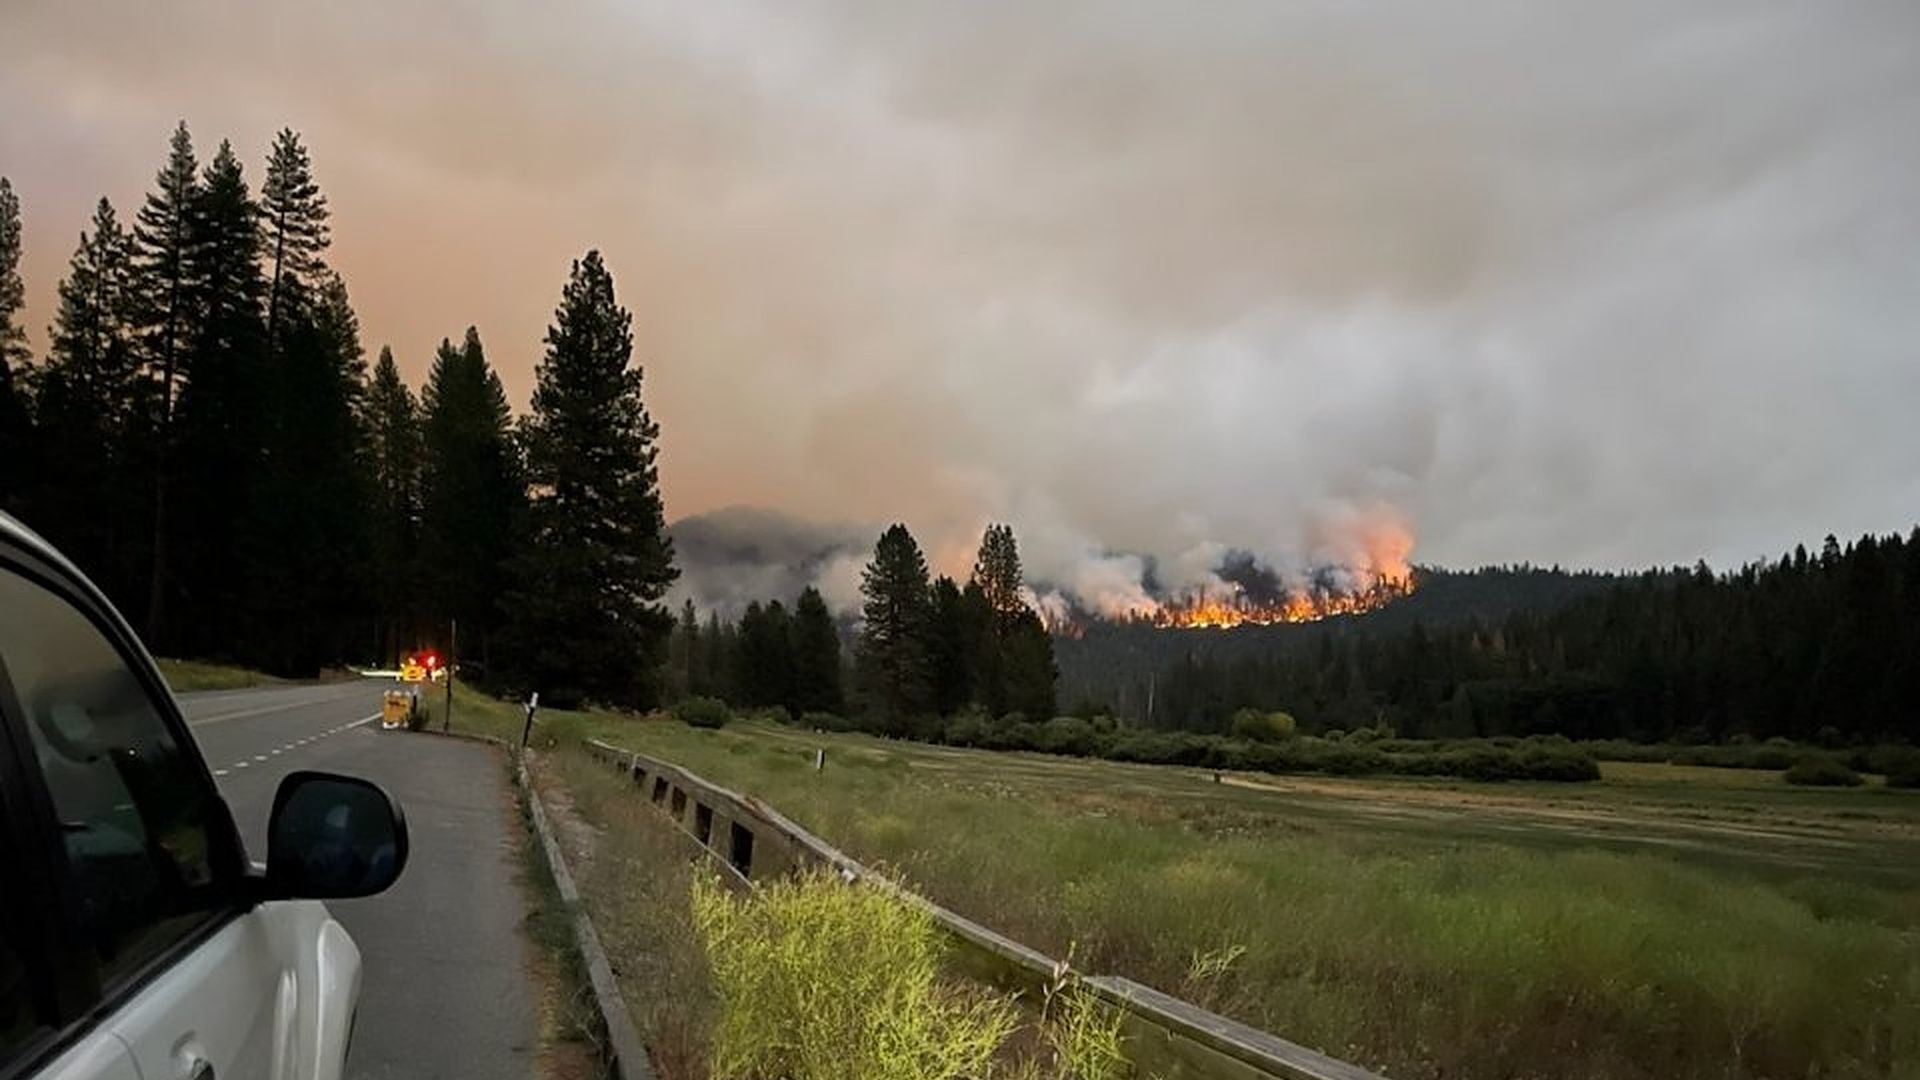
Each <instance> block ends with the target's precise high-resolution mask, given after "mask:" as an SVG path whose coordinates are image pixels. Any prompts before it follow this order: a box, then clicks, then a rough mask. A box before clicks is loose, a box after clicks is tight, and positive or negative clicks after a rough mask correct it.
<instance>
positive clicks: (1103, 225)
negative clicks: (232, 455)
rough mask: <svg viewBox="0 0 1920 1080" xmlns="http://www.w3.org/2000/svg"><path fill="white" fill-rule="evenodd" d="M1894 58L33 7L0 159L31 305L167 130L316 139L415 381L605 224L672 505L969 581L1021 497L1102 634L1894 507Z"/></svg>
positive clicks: (514, 354) (893, 22) (878, 24)
mask: <svg viewBox="0 0 1920 1080" xmlns="http://www.w3.org/2000/svg"><path fill="white" fill-rule="evenodd" d="M1915 56H1920V6H1917V5H1915V4H1913V3H1912V2H1911V0H1863V2H1860V3H1849V4H1832V3H1827V2H1818V0H1696V2H1692V3H1687V4H1672V3H1660V2H1655V0H1621V2H1617V3H1609V4H1593V3H1586V2H1576V0H1541V2H1530V3H1513V2H1506V0H1473V2H1469V0H1462V2H1459V3H1449V4H1432V3H1424V2H1418V0H1400V2H1382V3H1365V4H1334V5H1319V6H1313V5H1306V6H1303V5H1282V4H1272V3H1267V2H1264V0H1261V2H1254V0H1223V2H1220V3H1211V4H1206V5H1188V4H1173V3H1165V2H1158V3H1148V2H1134V0H1054V2H1049V3H1043V4H1034V3H1014V2H1011V0H1006V2H1002V0H984V2H980V3H967V4H944V5H930V4H919V3H899V4H884V5H874V4H855V3H851V2H845V3H838V2H831V0H806V2H797V3H795V2H786V0H715V2H713V3H704V4H699V5H685V4H674V3H668V2H666V0H621V2H618V3H615V2H613V0H586V2H582V3H577V4H569V5H565V6H564V7H563V8H560V9H552V8H549V7H542V6H539V5H523V4H517V3H508V2H504V0H502V2H471V3H454V4H447V5H397V4H385V3H375V2H373V0H344V2H341V3H333V4H312V5H291V4H273V3H268V4H229V3H215V2H211V0H181V2H179V3H170V4H165V5H156V4H144V3H134V2H131V0H129V2H125V3H86V4H75V3H57V2H53V0H25V2H24V3H23V2H18V0H16V2H15V3H13V4H10V5H9V10H8V14H7V15H6V17H5V28H4V33H0V171H4V172H6V173H7V174H9V175H11V176H12V177H13V179H14V181H15V184H16V187H17V188H18V189H19V190H20V192H21V195H22V198H23V200H24V202H25V204H26V209H27V214H28V243H29V247H30V256H29V261H28V265H27V270H28V276H29V282H30V287H31V289H32V290H33V297H34V299H33V304H34V307H33V311H32V313H31V317H32V318H33V319H34V320H35V321H36V322H37V323H42V324H43V323H44V321H45V320H46V319H47V318H48V317H50V314H51V310H52V299H51V297H52V286H53V281H54V278H55V277H56V276H57V274H58V272H59V267H60V265H61V263H62V262H63V261H64V259H65V257H66V255H67V254H68V252H70V251H71V249H72V242H73V236H74V234H75V232H76V230H77V229H78V228H79V227H80V226H81V224H82V223H83V222H84V220H85V217H86V212H87V206H88V204H89V203H90V201H91V200H92V199H93V198H94V197H95V196H97V195H98V194H100V193H102V192H104V193H107V194H110V195H112V196H113V197H114V198H115V199H116V201H118V202H119V203H120V205H121V206H122V207H123V209H125V208H129V207H130V206H131V204H132V202H133V200H134V199H135V198H136V197H137V195H138V194H139V193H140V192H141V191H143V190H144V189H145V187H146V186H147V184H148V182H149V180H150V178H151V175H152V172H153V169H154V168H155V167H156V166H157V165H158V163H159V161H160V158H161V155H162V153H163V150H164V143H165V137H166V133H167V131H168V129H169V128H170V127H171V125H172V123H173V121H174V120H175V119H176V118H178V117H180V116H185V117H187V118H189V119H190V120H191V121H192V122H193V124H194V126H195V130H196V131H197V132H199V133H200V134H201V137H202V142H203V144H205V145H208V146H210V145H211V143H212V141H213V140H214V139H216V138H217V137H218V136H220V135H223V134H225V135H231V136H233V137H234V138H235V140H236V142H237V143H238V144H239V145H240V147H241V148H242V149H243V151H245V152H246V153H247V155H248V157H249V159H250V160H251V161H253V162H255V163H256V164H255V167H254V168H255V176H256V178H257V168H258V166H257V162H258V161H259V160H260V157H261V152H262V150H263V149H264V147H265V146H266V144H267V141H268V139H269V137H270V135H271V131H272V130H273V129H274V128H275V127H277V126H279V125H281V124H291V125H293V126H295V127H298V128H300V129H302V130H303V131H304V132H305V133H306V135H307V137H308V141H309V143H310V144H311V146H312V148H313V151H314V155H315V160H316V164H317V167H318V170H319V175H320V179H321V181H322V183H323V184H324V185H325V186H326V188H327V191H328V193H329V195H330V197H331V199H332V202H333V206H334V209H335V213H336V222H335V226H336V227H335V235H336V237H337V242H336V248H335V251H334V261H335V262H336V264H337V265H339V267H340V268H341V269H342V270H343V272H344V273H345V274H346V275H347V277H348V280H349V282H350V284H351V286H352V288H353V293H354V297H355V299H356V302H357V303H358V305H359V307H360V309H361V314H362V318H363V324H364V326H365V328H366V332H367V335H368V338H369V341H370V343H372V344H375V345H377V344H378V343H380V342H391V343H392V344H393V345H394V347H395V349H396V352H397V353H398V355H399V356H400V358H401V359H402V362H403V364H404V365H405V366H406V367H407V368H408V369H409V370H410V371H411V372H412V373H413V374H414V375H415V376H416V377H418V375H419V374H420V373H421V372H423V371H424V369H425V365H426V362H427V359H428V357H429V355H430V351H431V347H432V345H433V343H435V342H437V341H438V340H439V338H440V337H442V336H444V335H454V336H457V335H458V333H459V331H460V330H461V328H463V327H464V326H466V325H467V324H468V323H469V322H477V323H479V325H480V328H481V331H482V333H483V335H484V336H485V337H486V340H487V342H488V344H489V347H490V353H491V355H492V357H493V358H494V360H495V361H496V363H498V364H499V365H500V367H501V368H502V370H503V375H504V377H505V379H506V381H507V384H508V387H509V389H510V391H511V392H512V394H513V396H514V397H515V398H516V399H517V400H520V401H524V400H525V399H526V394H527V392H528V390H529V389H530V385H531V377H532V376H531V373H532V369H533V364H534V362H535V360H536V359H537V357H538V352H539V340H540V336H541V332H542V330H543V328H544V325H545V321H546V319H547V318H548V316H549V314H550V312H551V309H552V305H553V303H554V301H555V299H556V297H557V294H558V289H559V285H560V282H561V280H562V279H563V277H564V274H565V269H566V260H567V259H568V258H570V257H572V256H576V255H577V254H578V253H579V252H581V251H582V250H584V249H585V248H586V247H587V246H589V245H597V246H599V247H601V248H602V249H604V251H605V252H606V254H607V257H608V260H609V262H610V264H611V266H612V268H613V270H614V272H615V273H616V275H617V277H618V280H619V284H620V288H621V291H622V296H623V298H624V299H625V300H626V301H627V302H628V303H630V304H631V305H632V306H633V307H634V309H635V313H636V330H637V333H638V338H639V347H640V351H641V353H642V355H643V357H644V358H645V359H646V361H647V363H648V394H649V399H650V403H651V405H652V407H653V409H654V412H655V414H656V416H657V417H658V418H659V419H660V420H661V422H662V424H663V427H664V430H665V435H664V438H665V444H664V445H665V449H664V453H663V456H662V469H663V478H664V484H665V488H666V495H667V499H668V504H669V509H670V511H671V512H672V513H673V514H674V516H676V517H679V516H687V515H700V514H703V513H705V512H708V511H713V510H717V509H720V508H723V507H729V506H736V505H749V506H760V507H768V508H773V509H776V510H779V511H783V512H785V513H787V514H791V515H796V516H799V517H804V518H809V519H814V520H821V521H853V522H873V523H884V522H886V521H890V520H896V519H899V520H905V521H907V522H908V523H909V524H910V525H911V526H912V527H913V529H914V531H915V533H916V534H917V535H918V536H920V538H921V539H922V541H923V542H924V543H925V544H926V545H927V547H928V549H929V552H930V554H931V556H932V558H933V561H934V563H935V565H936V567H938V568H940V569H942V570H945V571H947V572H964V570H965V568H966V565H967V564H968V562H969V560H970V556H971V549H972V546H973V544H974V543H975V542H976V541H977V538H978V536H979V531H980V528H981V526H983V525H984V524H985V523H986V522H987V521H989V520H1004V521H1008V522H1011V523H1012V524H1013V525H1014V526H1015V527H1016V529H1017V530H1018V532H1019V535H1020V538H1021V541H1022V549H1023V552H1024V553H1025V554H1026V556H1027V562H1028V565H1029V568H1030V569H1031V570H1032V571H1033V573H1034V575H1035V576H1036V577H1037V578H1040V579H1044V580H1047V581H1051V582H1055V583H1058V584H1059V585H1060V587H1061V588H1062V589H1063V590H1065V591H1069V592H1071V593H1073V594H1074V595H1085V596H1099V597H1103V598H1104V599H1103V600H1102V603H1105V604H1108V605H1111V606H1113V607H1116V608H1121V609H1124V608H1125V607H1126V605H1128V604H1130V603H1138V602H1144V600H1145V599H1146V597H1145V593H1144V591H1143V582H1145V581H1146V576H1147V572H1148V569H1149V566H1150V565H1151V567H1152V571H1153V573H1154V575H1156V577H1157V578H1160V579H1164V582H1163V584H1164V585H1166V586H1167V587H1171V586H1173V585H1175V584H1178V583H1180V582H1182V581H1184V582H1187V583H1191V584H1197V585H1204V584H1205V583H1206V579H1207V575H1209V574H1216V572H1217V571H1218V570H1219V569H1220V567H1221V565H1222V563H1221V556H1222V555H1223V554H1224V553H1225V552H1226V551H1227V550H1228V549H1238V550H1247V551H1251V552H1254V553H1257V555H1258V556H1259V559H1260V561H1261V562H1262V564H1263V565H1266V566H1269V567H1271V568H1273V572H1274V573H1276V574H1278V575H1280V576H1282V577H1283V578H1284V577H1285V576H1286V575H1289V574H1299V573H1308V572H1312V571H1313V568H1315V567H1321V566H1325V565H1336V566H1343V567H1349V566H1357V567H1360V568H1361V569H1362V570H1364V569H1365V567H1366V566H1367V565H1368V563H1367V560H1369V559H1372V558H1374V557H1375V556H1376V554H1377V551H1378V549H1379V547H1380V545H1381V543H1382V537H1383V536H1388V537H1392V536H1397V535H1399V532H1400V530H1405V531H1406V532H1409V533H1411V534H1412V535H1413V536H1415V537H1417V548H1416V549H1415V550H1416V552H1417V555H1418V557H1419V558H1420V559H1422V560H1423V561H1430V562H1436V563H1445V564H1477V563H1482V562H1492V561H1509V560H1522V559H1525V560H1533V561H1539V562H1555V561H1557V562H1562V563H1567V564H1584V565H1598V566H1622V565H1639V564H1646V563H1670V562H1683V561H1686V562H1690V561H1691V560H1692V559H1694V558H1695V557H1697V556H1702V555H1704V556H1706V557H1708V558H1710V559H1712V560H1714V561H1715V562H1716V563H1719V564H1722V565H1725V564H1728V563H1732V562H1737V561H1740V560H1744V559H1748V558H1753V557H1757V556H1761V555H1768V554H1775V553H1777V552H1778V551H1780V550H1781V549H1783V548H1785V547H1787V546H1789V545H1791V544H1792V543H1793V542H1795V541H1798V540H1804V539H1811V538H1813V537H1817V536H1818V535H1820V534H1822V533H1825V532H1827V531H1829V530H1832V531H1835V532H1838V533H1841V534H1843V535H1844V534H1857V533H1859V532H1862V531H1866V530H1886V529H1892V528H1904V527H1906V526H1908V525H1910V524H1911V523H1912V520H1913V519H1914V517H1915V516H1916V513H1917V512H1920V511H1917V509H1916V508H1920V471H1916V470H1915V469H1914V468H1913V462H1914V461H1916V460H1920V424H1916V423H1914V421H1913V417H1912V403H1913V402H1914V401H1916V400H1920V183H1916V182H1915V180H1914V178H1915V177H1916V176H1920V63H1915V62H1914V57H1915ZM870 543H871V537H870V536H869V537H866V538H864V539H863V541H862V545H861V546H862V547H863V548H864V547H865V546H866V545H867V544H870ZM727 565H729V566H730V567H731V568H732V569H731V570H730V571H729V573H731V574H733V575H734V576H735V578H736V582H737V587H736V585H728V586H727V588H729V589H733V590H734V592H735V593H737V592H738V591H739V589H743V588H746V587H747V584H746V583H748V582H752V583H754V587H756V588H757V587H759V586H758V580H759V579H757V578H754V577H753V574H754V573H756V571H754V570H753V569H752V568H751V567H750V566H748V565H747V564H746V563H745V562H741V561H738V560H736V561H734V562H731V563H728V564H727ZM842 570H843V571H844V568H842ZM836 580H841V581H844V580H845V574H844V572H840V577H839V578H838V579H836ZM772 584H779V585H782V586H785V585H787V584H790V582H788V581H786V580H784V579H782V580H780V581H777V582H773V583H772ZM765 591H768V592H771V591H774V590H773V589H772V587H771V584H770V585H769V587H768V588H767V589H766V590H765Z"/></svg>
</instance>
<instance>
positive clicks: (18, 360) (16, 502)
mask: <svg viewBox="0 0 1920 1080" xmlns="http://www.w3.org/2000/svg"><path fill="white" fill-rule="evenodd" d="M25 305H26V285H25V283H24V282H23V281H22V280H21V278H20V198H19V196H17V195H15V194H14V193H13V183H12V182H11V181H9V180H8V179H7V178H6V177H4V176H0V510H13V511H18V510H22V509H24V505H25V496H26V489H27V484H28V482H29V480H30V478H31V477H32V476H33V475H34V472H35V468H34V466H35V462H36V458H37V455H33V454H32V451H33V449H34V446H35V440H34V437H33V433H32V431H31V430H29V426H30V425H31V423H32V419H33V414H32V413H31V411H30V410H29V408H28V398H27V386H26V363H27V358H28V355H29V354H28V352H27V328H26V326H25V325H23V324H22V322H21V316H20V312H21V310H22V308H23V307H25Z"/></svg>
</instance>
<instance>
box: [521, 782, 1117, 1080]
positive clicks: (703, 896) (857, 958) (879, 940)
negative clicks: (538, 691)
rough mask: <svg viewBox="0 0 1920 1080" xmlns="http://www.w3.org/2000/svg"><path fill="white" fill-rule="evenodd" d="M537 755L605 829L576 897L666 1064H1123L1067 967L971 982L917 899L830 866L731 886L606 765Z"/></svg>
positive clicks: (984, 1078) (1027, 1073)
mask: <svg viewBox="0 0 1920 1080" xmlns="http://www.w3.org/2000/svg"><path fill="white" fill-rule="evenodd" d="M536 768H538V769H539V770H540V782H541V784H542V785H543V790H544V791H546V792H548V794H549V809H550V810H552V809H554V805H553V804H554V803H555V802H559V803H561V804H562V805H561V807H560V809H559V810H558V811H557V813H556V814H555V815H554V816H556V817H560V818H563V819H568V818H571V819H573V820H574V821H576V822H577V823H584V824H585V827H587V828H590V829H591V830H592V832H593V836H592V838H591V841H590V845H591V854H590V855H589V856H588V857H586V858H584V859H582V860H581V865H580V866H579V867H577V868H576V869H578V870H579V873H578V874H577V876H578V877H579V878H580V879H581V889H582V897H583V900H584V902H585V903H586V905H587V908H588V912H589V914H590V915H591V916H592V917H593V920H594V924H595V926H596V927H597V928H598V930H599V932H600V936H601V939H602V942H603V944H605V946H606V948H607V950H608V953H609V955H610V956H611V957H612V958H613V960H614V964H615V967H616V969H617V971H618V977H619V979H620V981H621V985H622V992H623V994H624V995H625V997H626V1001H627V1005H628V1008H629V1009H630V1010H631V1011H632V1013H633V1015H634V1019H635V1022H636V1023H637V1024H638V1025H639V1027H640V1029H641V1032H642V1036H643V1038H644V1039H645V1040H646V1042H647V1044H648V1048H649V1051H650V1053H651V1057H652V1060H653V1066H654V1070H655V1073H656V1075H658V1076H659V1077H661V1078H662V1080H708V1078H713V1080H729V1078H732V1080H745V1078H749V1077H764V1076H782V1077H788V1078H790V1080H838V1078H843V1077H854V1078H857V1080H958V1078H961V1077H967V1078H977V1080H988V1078H990V1077H998V1078H1004V1080H1041V1078H1047V1080H1119V1078H1120V1077H1122V1076H1126V1075H1129V1073H1128V1072H1127V1070H1126V1066H1125V1061H1124V1058H1123V1056H1122V1051H1121V1044H1120V1037H1119V1033H1118V1023H1119V1021H1118V1016H1117V1014H1115V1013H1113V1012H1112V1010H1110V1009H1108V1008H1106V1007H1105V1006H1103V1005H1099V1004H1098V1003H1096V1002H1094V1001H1093V999H1092V998H1090V997H1087V996H1086V995H1083V994H1080V993H1079V992H1078V991H1077V990H1076V989H1075V988H1074V987H1073V986H1072V985H1071V984H1070V983H1068V982H1064V981H1063V982H1062V984H1061V985H1060V986H1058V987H1056V988H1055V991H1054V992H1052V993H1049V994H1047V995H1046V996H1045V998H1044V999H1043V1000H1039V1001H1016V1000H1015V999H1013V998H1011V997H1009V996H1007V995H1004V994H1000V993H997V992H994V991H991V990H988V989H986V988H984V987H981V986H979V985H977V984H973V983H970V982H967V981H966V980H964V979H962V978H960V977H959V976H957V975H956V974H955V973H953V972H952V971H950V970H948V968H947V967H946V964H945V960H946V956H947V950H948V944H947V941H946V939H945V937H944V935H943V934H942V933H941V932H940V931H939V929H938V928H937V927H936V926H935V925H934V923H933V921H932V919H931V918H930V917H929V915H928V914H927V913H926V912H925V911H924V910H923V909H919V908H915V907H911V906H909V905H906V904H903V903H901V902H900V901H899V900H898V899H897V898H895V897H892V896H890V895H888V894H886V893H883V892H880V891H877V890H871V889H867V888H862V887H857V886H849V885H847V884H845V883H843V882H841V881H839V880H838V879H837V878H834V877H833V876H832V875H826V874H817V875H811V876H808V877H805V878H801V879H796V880H789V881H783V882H775V883H769V884H766V885H763V886H762V888H761V889H760V890H758V891H756V892H752V893H733V892H729V891H727V890H726V889H725V888H724V887H723V886H722V885H721V884H720V883H719V879H718V877H717V875H716V874H715V872H714V870H713V868H712V866H711V864H710V862H709V861H708V860H707V859H706V858H705V857H704V856H702V855H700V854H699V849H698V847H697V846H696V845H695V844H694V843H693V842H692V841H691V839H690V838H689V837H687V836H686V835H685V834H683V833H681V832H680V831H679V830H678V829H676V828H675V827H674V825H673V824H672V822H671V821H670V819H668V818H667V817H666V816H664V815H663V814H661V813H660V812H659V811H658V810H657V809H655V808H654V807H652V806H651V805H650V804H648V803H646V802H645V801H644V800H642V799H639V798H636V797H635V796H634V793H633V789H632V786H631V785H630V784H629V783H628V782H626V781H625V780H624V779H622V778H621V777H619V776H618V775H617V774H614V773H611V772H609V771H608V770H607V769H606V768H605V766H603V765H601V764H599V763H597V762H595V761H593V760H591V759H589V758H588V757H586V755H584V754H583V753H580V752H579V751H578V750H577V749H568V748H562V749H561V751H560V752H558V753H553V754H548V755H544V756H543V757H542V758H541V759H540V761H539V763H538V765H537V766H536ZM554 795H558V796H559V798H558V799H555V798H553V796H554ZM573 827H574V828H578V827H580V826H579V825H578V824H576V825H575V826H573Z"/></svg>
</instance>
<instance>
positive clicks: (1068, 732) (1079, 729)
mask: <svg viewBox="0 0 1920 1080" xmlns="http://www.w3.org/2000/svg"><path fill="white" fill-rule="evenodd" d="M1099 743H1100V738H1099V736H1098V735H1096V734H1095V733H1094V730H1093V725H1092V724H1090V723H1088V722H1087V721H1085V720H1082V719H1080V718H1079V717H1077V716H1056V717H1054V718H1053V719H1051V720H1049V721H1047V722H1046V723H1044V724H1041V725H1040V730H1039V731H1038V732H1037V733H1036V737H1035V740H1034V749H1036V750H1042V751H1045V752H1046V753H1049V754H1071V755H1073V756H1074V757H1087V756H1088V755H1090V754H1093V753H1095V752H1096V751H1097V750H1098V749H1099Z"/></svg>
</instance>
